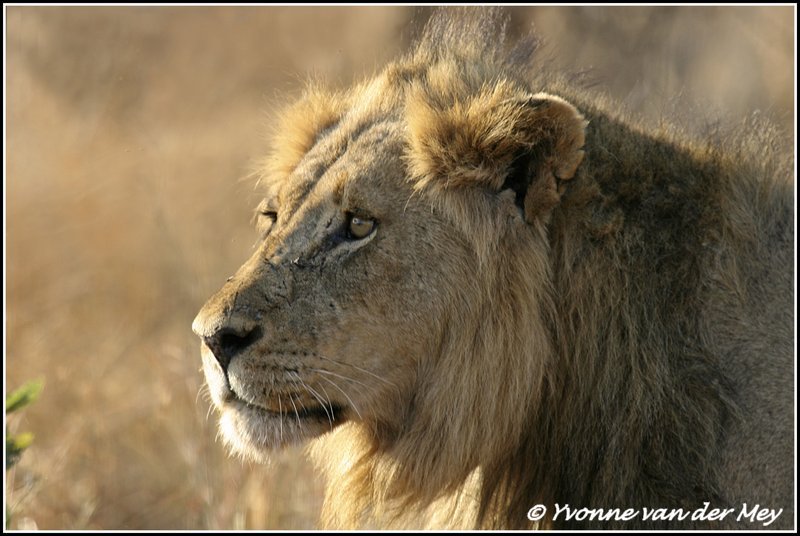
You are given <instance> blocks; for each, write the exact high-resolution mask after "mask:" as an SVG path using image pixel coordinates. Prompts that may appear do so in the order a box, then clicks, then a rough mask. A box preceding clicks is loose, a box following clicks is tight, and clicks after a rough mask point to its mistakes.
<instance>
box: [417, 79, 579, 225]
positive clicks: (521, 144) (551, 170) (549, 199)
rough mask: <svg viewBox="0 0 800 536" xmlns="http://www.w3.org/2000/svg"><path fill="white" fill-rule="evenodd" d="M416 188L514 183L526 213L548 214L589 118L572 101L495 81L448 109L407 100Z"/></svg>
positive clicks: (572, 167) (570, 171)
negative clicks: (521, 90)
mask: <svg viewBox="0 0 800 536" xmlns="http://www.w3.org/2000/svg"><path fill="white" fill-rule="evenodd" d="M409 128H410V134H411V148H410V155H409V162H410V168H411V173H412V176H414V177H415V178H416V181H417V187H418V188H424V187H428V186H431V187H434V188H459V187H467V186H473V187H474V186H481V187H485V188H488V189H491V190H492V191H495V192H501V191H504V190H507V189H511V190H513V191H514V192H515V195H516V201H517V204H518V205H519V206H520V207H521V208H522V210H523V212H524V214H525V218H526V220H527V221H529V222H533V221H534V220H536V219H537V218H542V217H545V216H547V215H548V214H549V213H550V211H551V210H552V208H553V207H554V206H555V205H556V204H557V203H558V201H559V199H560V197H561V193H562V192H563V184H561V182H560V181H564V180H568V179H570V178H572V177H573V176H574V175H575V171H576V170H577V168H578V165H579V164H580V163H581V160H582V159H583V143H584V130H585V128H586V121H585V120H584V118H583V116H582V115H581V114H580V112H578V110H577V109H576V108H575V107H574V106H572V105H571V104H570V103H568V102H567V101H565V100H563V99H561V98H559V97H555V96H553V95H548V94H546V93H538V94H536V95H520V94H519V93H518V92H517V91H514V90H513V89H512V88H511V87H510V85H509V84H503V83H500V84H497V85H495V86H494V87H493V88H490V89H487V90H485V91H482V92H480V93H479V94H477V95H475V96H473V97H472V98H470V99H468V100H467V101H466V102H456V104H454V105H452V106H448V107H446V108H438V109H437V107H435V106H431V104H430V102H429V101H426V99H424V98H422V99H416V102H414V103H413V106H409Z"/></svg>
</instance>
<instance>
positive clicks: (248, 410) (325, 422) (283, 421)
mask: <svg viewBox="0 0 800 536" xmlns="http://www.w3.org/2000/svg"><path fill="white" fill-rule="evenodd" d="M220 409H221V417H220V423H219V424H220V431H221V432H222V437H223V439H224V441H225V443H226V444H227V445H228V446H229V447H230V448H231V450H233V451H234V452H236V453H237V454H239V455H240V456H242V457H244V458H247V459H250V460H254V461H257V462H266V461H267V460H268V459H269V455H270V454H271V453H272V451H274V450H277V449H280V448H283V447H286V446H289V445H293V444H297V443H301V442H304V441H307V440H309V439H313V438H315V437H318V436H320V435H322V434H325V433H327V432H330V431H331V430H333V429H334V428H336V427H337V426H339V425H340V424H343V423H344V422H345V421H346V419H345V417H344V413H345V410H344V409H343V408H341V407H338V406H335V405H333V406H332V407H330V408H322V407H321V406H320V407H318V408H310V409H309V408H303V409H299V410H294V409H292V410H291V411H290V412H274V411H269V410H267V409H264V408H260V407H256V406H253V405H251V404H248V403H246V402H243V401H242V400H239V399H233V400H229V401H226V402H225V403H224V404H223V405H222V407H221V408H220Z"/></svg>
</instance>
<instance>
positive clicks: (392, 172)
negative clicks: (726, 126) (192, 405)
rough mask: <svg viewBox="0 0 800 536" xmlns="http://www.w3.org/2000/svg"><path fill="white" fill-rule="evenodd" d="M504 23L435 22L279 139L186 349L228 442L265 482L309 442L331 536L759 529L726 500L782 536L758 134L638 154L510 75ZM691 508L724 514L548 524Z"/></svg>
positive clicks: (768, 222) (775, 326) (779, 281)
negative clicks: (197, 357)
mask: <svg viewBox="0 0 800 536" xmlns="http://www.w3.org/2000/svg"><path fill="white" fill-rule="evenodd" d="M501 22H502V20H501V18H498V15H497V13H496V12H495V11H492V10H488V11H477V12H472V14H466V15H465V14H464V13H461V14H460V15H459V16H458V17H457V18H456V20H455V21H453V20H451V17H450V16H449V15H448V14H447V12H440V13H439V14H438V15H437V16H435V17H434V18H433V19H432V21H431V22H430V23H429V25H428V27H427V29H426V31H425V34H424V35H423V37H422V38H421V40H420V43H419V44H418V45H417V47H416V48H415V49H414V50H413V51H412V52H411V53H410V54H408V55H407V56H406V57H404V58H401V59H400V60H398V61H397V62H395V63H393V64H392V65H390V66H388V67H387V68H386V69H385V70H384V71H383V72H382V73H380V74H378V75H377V76H375V77H374V78H373V79H371V80H368V81H365V82H364V83H363V84H361V85H359V86H357V87H356V88H354V89H353V90H352V91H351V92H349V93H348V94H347V95H346V96H345V95H338V96H337V95H329V94H327V93H325V92H323V91H322V90H319V89H313V90H310V91H309V92H308V93H307V94H306V95H305V96H303V97H302V98H301V99H300V102H299V103H298V104H297V105H295V106H294V107H293V108H292V109H291V111H290V112H288V114H287V115H285V119H284V121H283V123H282V125H283V126H281V127H280V128H279V129H278V131H277V141H276V144H275V145H274V147H275V150H274V152H273V156H272V157H271V161H270V163H269V166H267V168H266V169H265V170H264V172H263V176H262V183H263V184H264V185H265V187H266V191H267V192H268V199H267V200H266V201H267V204H266V205H265V206H268V207H272V208H271V209H270V210H269V211H264V212H265V215H264V216H261V217H262V219H263V218H268V219H266V220H264V221H263V223H264V229H266V230H265V235H264V236H263V240H262V242H261V243H260V244H259V245H258V247H257V251H256V252H255V254H254V255H253V257H252V258H251V259H250V260H249V261H247V263H245V264H244V265H243V266H242V268H241V269H240V270H239V271H238V272H237V274H236V275H235V276H234V277H232V278H231V279H230V280H229V281H228V283H227V284H226V285H225V286H224V287H223V288H222V289H221V290H220V291H219V292H218V293H217V294H216V295H215V296H214V297H212V298H211V299H210V300H209V301H208V303H207V304H206V305H205V306H204V307H203V309H202V311H201V312H200V314H198V316H197V318H196V319H195V323H194V329H195V331H196V332H197V333H198V335H200V336H201V337H202V338H203V340H204V342H205V344H204V350H203V363H204V370H205V373H206V377H207V381H208V384H209V388H210V392H211V395H212V399H213V401H214V403H215V405H216V406H217V408H218V409H219V410H220V413H221V415H222V418H221V426H222V430H223V437H224V439H225V441H226V442H227V443H228V444H229V445H230V446H231V448H232V449H233V450H234V451H236V452H238V453H240V454H241V455H243V456H246V457H250V458H253V459H258V460H264V459H267V458H268V456H269V452H270V451H271V450H272V449H274V448H279V447H281V446H282V445H285V444H288V443H292V442H297V441H308V440H311V441H310V449H309V450H310V453H311V455H312V457H313V458H314V459H315V461H316V462H317V463H318V465H319V467H320V469H321V470H322V471H323V472H324V473H325V474H326V475H327V478H328V488H327V493H326V502H325V508H324V513H323V524H324V526H327V527H348V528H349V527H358V526H370V525H374V524H380V525H382V526H410V527H425V526H455V527H458V526H461V527H467V528H469V527H479V528H537V527H538V528H547V527H552V528H761V527H760V526H759V525H758V524H755V525H752V524H747V523H744V524H743V523H737V522H736V521H735V515H738V509H741V507H742V503H744V502H746V503H747V504H748V505H750V506H752V505H753V504H754V503H759V504H761V506H762V507H767V508H774V509H780V508H782V509H783V512H782V514H781V515H780V517H779V518H778V519H777V521H776V522H774V523H773V524H772V525H771V526H769V527H767V528H788V527H791V525H792V519H793V507H792V502H793V493H794V488H793V483H792V469H793V465H792V463H793V462H792V460H793V457H792V454H793V445H792V437H793V426H794V425H793V418H792V417H793V415H792V402H793V387H792V371H793V369H792V335H793V327H792V326H793V319H792V305H791V303H792V278H791V273H792V270H791V266H792V264H791V263H792V243H793V240H794V236H793V230H792V223H793V212H792V204H791V188H792V184H791V174H790V172H789V169H790V165H789V164H790V162H789V161H788V159H785V158H782V157H781V156H780V155H781V153H780V151H778V150H776V149H775V143H774V140H775V139H776V135H775V134H773V133H772V131H771V130H770V127H769V126H768V125H767V124H765V123H763V122H751V123H749V124H748V125H746V129H745V128H743V129H742V131H746V132H748V133H752V132H758V133H759V134H757V135H756V134H747V135H746V136H741V137H738V138H737V137H734V136H731V137H729V139H728V140H727V141H725V142H719V143H711V142H704V143H699V142H690V141H686V139H685V138H684V137H682V136H681V135H679V134H678V133H676V132H674V131H669V132H660V133H651V132H647V131H645V130H644V129H641V128H640V127H638V126H636V124H635V122H634V121H633V120H631V119H629V118H622V117H621V116H620V115H619V114H617V113H615V112H613V107H612V106H611V105H610V104H609V103H606V102H605V101H604V100H603V99H602V98H600V97H592V96H589V95H587V94H585V93H584V92H582V91H581V90H579V89H577V88H574V87H572V86H571V85H570V84H567V83H565V82H564V81H563V80H562V79H561V78H559V77H558V76H556V75H552V74H548V73H546V72H540V73H536V74H535V75H531V76H528V75H527V74H525V73H526V72H528V71H526V69H527V66H528V65H529V63H528V62H529V60H530V57H531V53H532V49H533V47H532V46H531V44H530V43H528V42H521V43H519V44H517V45H516V46H515V47H514V48H512V49H508V48H505V45H504V41H503V33H502V24H500V23H501ZM556 95H559V96H556ZM272 213H275V214H277V219H276V220H275V222H274V223H272V218H273V217H274V216H273V215H272ZM353 216H356V217H358V218H360V219H362V220H368V221H372V220H374V221H375V227H374V231H373V232H372V233H371V234H370V235H368V236H366V237H364V238H360V239H355V238H353V236H351V235H348V232H347V229H348V222H349V218H351V217H353ZM706 501H708V502H710V503H711V505H712V507H716V508H727V507H731V508H737V513H736V514H734V515H733V516H729V517H727V518H725V519H723V520H722V521H692V520H688V521H684V522H679V521H655V522H646V521H643V520H642V519H641V518H639V519H638V520H635V521H633V522H628V523H625V522H613V521H610V522H599V521H592V520H584V521H574V520H573V521H566V520H564V519H563V518H561V519H553V517H552V514H553V507H554V504H555V503H560V504H562V505H563V504H565V503H568V504H570V505H571V506H573V507H575V508H583V507H586V508H622V509H625V508H635V509H641V508H643V507H648V508H685V509H696V508H701V507H702V506H703V503H704V502H706ZM536 504H544V505H546V506H547V508H548V509H549V514H548V516H546V517H545V518H544V519H542V520H541V521H540V522H538V523H532V522H531V521H529V520H528V518H527V512H528V510H529V509H530V508H531V507H533V506H534V505H536Z"/></svg>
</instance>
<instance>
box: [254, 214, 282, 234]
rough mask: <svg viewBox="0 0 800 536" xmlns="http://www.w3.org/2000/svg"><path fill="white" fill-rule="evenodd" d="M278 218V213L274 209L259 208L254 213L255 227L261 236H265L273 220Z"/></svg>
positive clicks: (273, 222)
mask: <svg viewBox="0 0 800 536" xmlns="http://www.w3.org/2000/svg"><path fill="white" fill-rule="evenodd" d="M277 219H278V213H277V212H275V211H274V210H259V211H258V212H257V213H256V227H257V228H258V232H259V234H261V236H262V237H265V236H267V233H269V232H270V230H271V229H272V226H273V225H274V224H275V221H276V220H277Z"/></svg>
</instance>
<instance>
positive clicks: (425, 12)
mask: <svg viewBox="0 0 800 536" xmlns="http://www.w3.org/2000/svg"><path fill="white" fill-rule="evenodd" d="M5 15H6V31H7V35H6V43H5V45H6V56H5V60H6V88H5V89H6V99H7V100H6V106H7V108H6V112H7V115H6V157H7V158H6V176H5V195H6V199H5V208H6V243H5V246H6V257H5V259H6V261H5V262H6V292H7V294H6V316H5V322H6V330H7V332H6V334H7V339H6V355H5V363H6V378H5V386H6V389H8V390H11V389H13V388H15V387H17V386H19V385H21V384H22V383H24V382H25V381H27V380H29V379H36V378H41V379H43V380H44V382H45V387H44V391H43V392H42V395H41V397H40V399H39V400H38V401H36V402H35V403H33V404H32V405H30V406H29V407H27V408H26V409H25V410H23V411H22V412H21V413H14V414H12V415H11V417H10V418H9V419H8V430H9V431H12V432H13V431H29V432H32V433H33V434H35V438H34V440H33V443H32V446H31V447H30V448H29V449H28V450H26V451H25V452H24V454H23V455H22V458H21V460H20V462H19V464H18V465H16V466H15V467H14V468H13V469H11V470H9V471H7V472H6V484H5V486H6V488H5V490H6V500H7V505H8V507H9V508H11V512H12V517H11V520H10V527H11V528H22V529H31V528H40V529H245V528H253V529H270V528H282V529H302V528H314V527H315V523H316V520H317V516H318V513H319V509H320V503H321V490H322V482H320V481H319V479H318V478H317V477H316V476H315V475H314V472H313V471H312V470H311V468H310V466H309V464H308V462H306V461H305V459H304V457H303V455H302V451H301V450H300V449H296V450H289V451H285V452H281V453H276V455H275V456H274V459H273V461H272V463H271V464H270V465H268V466H258V465H251V464H247V463H244V462H242V461H240V460H238V459H235V458H231V457H229V456H228V455H227V454H226V452H225V451H224V449H223V448H222V445H221V442H220V441H218V440H217V439H216V416H215V415H214V414H213V413H212V412H210V409H209V403H208V401H207V399H206V397H205V395H204V394H203V393H201V386H202V383H203V378H202V374H201V373H200V371H199V368H200V358H199V343H198V341H197V340H196V338H195V337H194V335H193V334H192V333H191V330H190V324H191V321H192V319H193V317H194V315H195V313H196V312H197V310H198V309H199V307H200V306H201V305H202V303H203V302H204V301H205V299H206V298H207V297H208V296H210V294H211V293H212V292H214V291H215V290H216V289H217V288H219V286H221V284H222V283H223V282H224V281H225V278H226V277H227V276H228V275H230V274H232V273H233V272H234V271H235V269H236V268H237V267H238V266H239V265H240V264H241V263H242V262H243V261H244V260H245V259H246V258H247V257H249V255H250V252H251V246H252V244H253V243H254V241H255V239H256V233H255V231H254V230H253V229H252V228H251V226H250V223H249V220H250V217H251V214H252V211H253V209H254V208H255V206H256V204H257V202H258V197H257V195H256V192H255V191H254V189H253V185H252V183H251V182H249V181H247V180H244V179H243V177H245V176H246V175H247V174H248V172H249V170H250V167H251V165H252V162H253V161H254V159H256V158H258V157H259V156H261V155H263V154H264V152H265V149H266V145H265V141H264V139H265V134H266V133H267V132H268V130H269V129H268V127H269V122H270V117H271V114H272V113H273V110H274V109H275V108H276V107H279V106H280V105H281V104H282V103H283V102H286V100H287V99H289V100H290V99H291V98H292V97H293V96H296V95H297V94H298V90H299V88H300V87H301V86H302V82H303V80H304V79H305V78H307V77H308V76H309V75H314V76H317V77H319V78H321V79H324V80H327V81H329V82H330V83H331V85H334V86H340V87H341V86H346V85H348V84H349V83H351V82H352V81H354V80H357V79H359V78H361V77H363V76H366V75H369V74H370V73H372V72H374V70H376V69H379V68H380V67H381V66H382V65H383V64H384V63H385V62H386V61H387V60H390V59H391V58H392V57H394V56H396V55H397V54H398V53H400V52H401V51H403V50H404V49H405V47H407V46H408V44H409V43H410V41H411V39H412V37H413V34H414V30H413V27H414V24H412V21H416V25H417V27H418V26H419V24H421V23H423V22H424V20H425V19H426V18H427V17H428V16H429V15H430V10H429V9H424V8H412V7H335V8H333V7H304V8H286V7H191V8H179V7H97V8H95V7H24V6H18V7H6V8H5ZM511 16H512V19H511V24H510V26H509V31H510V32H511V33H512V34H518V33H520V32H527V31H529V30H530V29H531V27H532V25H535V29H536V31H537V32H538V34H539V36H540V37H541V38H542V39H543V40H544V47H543V49H542V52H541V53H542V58H544V59H545V60H546V62H547V63H549V64H550V65H551V66H552V67H553V68H563V69H567V70H570V71H572V72H586V71H588V75H587V77H588V78H587V79H588V80H590V81H591V83H592V84H593V86H594V88H596V89H597V90H599V91H603V92H606V93H608V94H610V95H611V96H612V97H614V98H615V99H618V100H620V101H625V103H626V106H627V107H628V108H630V109H631V110H632V111H633V112H634V113H636V114H638V115H641V116H642V117H644V118H646V119H647V120H648V121H652V122H657V121H659V120H660V119H661V118H662V117H663V116H664V115H667V114H668V113H669V112H668V110H670V109H674V103H675V102H678V103H692V105H699V106H701V109H703V110H704V113H705V114H707V116H706V118H705V119H708V118H709V117H712V118H713V117H721V118H723V120H724V119H730V120H732V121H735V120H738V119H740V118H742V117H744V116H745V115H747V114H749V113H751V112H752V111H753V110H756V109H758V110H760V111H761V112H763V113H766V114H768V115H769V116H770V117H772V118H773V120H774V121H775V122H776V123H778V124H779V125H781V126H782V127H784V128H785V129H786V131H787V135H793V132H794V123H793V117H794V109H793V95H794V93H793V89H794V88H793V80H794V65H795V61H794V57H793V43H794V33H793V32H794V8H792V7H766V8H756V7H746V8H742V7H725V8H712V7H705V8H678V7H659V8H654V7H653V8H651V7H639V8H605V7H580V8H562V7H537V8H533V7H531V8H514V9H511ZM689 127H691V125H689Z"/></svg>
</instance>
